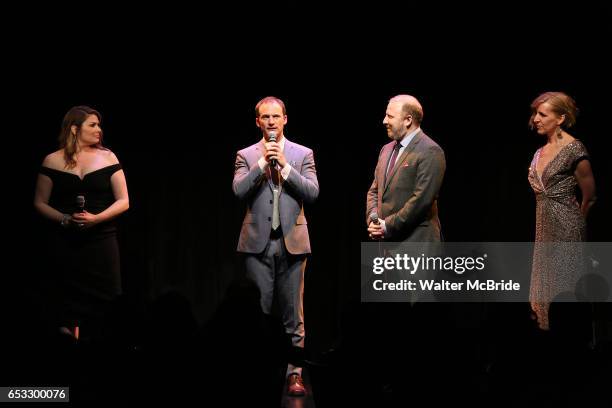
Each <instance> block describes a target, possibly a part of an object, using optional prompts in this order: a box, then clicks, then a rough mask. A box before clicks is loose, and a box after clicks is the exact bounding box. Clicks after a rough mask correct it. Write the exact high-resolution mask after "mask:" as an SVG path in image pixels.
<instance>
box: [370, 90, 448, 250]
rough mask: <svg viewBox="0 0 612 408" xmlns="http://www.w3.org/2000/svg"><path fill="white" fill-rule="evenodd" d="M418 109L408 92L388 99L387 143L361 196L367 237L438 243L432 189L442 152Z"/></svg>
mask: <svg viewBox="0 0 612 408" xmlns="http://www.w3.org/2000/svg"><path fill="white" fill-rule="evenodd" d="M422 119H423V108H422V107H421V104H420V103H419V101H418V100H417V99H416V98H415V97H413V96H410V95H398V96H395V97H393V98H391V100H390V101H389V105H388V106H387V111H386V114H385V119H384V120H383V124H384V125H385V127H386V128H387V135H388V136H389V138H391V139H392V140H393V141H392V142H390V143H388V144H386V145H385V146H383V148H382V149H381V151H380V154H379V155H378V164H377V165H376V170H375V172H374V181H373V182H372V186H371V187H370V190H369V191H368V196H367V212H366V217H367V221H366V222H367V224H368V232H369V235H370V238H372V239H374V240H385V241H393V242H439V241H441V232H440V230H441V228H440V220H439V219H438V205H437V198H438V191H439V190H440V186H441V185H442V179H443V178H444V170H445V169H446V161H445V159H444V151H443V150H442V149H441V148H440V146H438V144H437V143H436V142H434V141H433V140H431V139H430V138H429V137H428V136H427V135H426V134H425V133H424V132H423V131H422V130H421V127H420V125H421V121H422Z"/></svg>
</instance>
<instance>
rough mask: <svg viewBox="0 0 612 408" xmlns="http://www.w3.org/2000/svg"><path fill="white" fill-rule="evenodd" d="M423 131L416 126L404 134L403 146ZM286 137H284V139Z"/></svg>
mask: <svg viewBox="0 0 612 408" xmlns="http://www.w3.org/2000/svg"><path fill="white" fill-rule="evenodd" d="M420 131H421V127H420V126H419V127H418V128H416V129H415V130H413V131H412V132H410V133H408V134H407V135H406V136H404V138H403V139H402V141H401V142H400V144H401V145H402V147H401V148H404V147H406V146H408V143H410V142H411V141H412V139H414V137H415V136H416V134H417V133H419V132H420ZM284 139H285V138H283V140H284Z"/></svg>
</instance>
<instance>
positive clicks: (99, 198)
mask: <svg viewBox="0 0 612 408" xmlns="http://www.w3.org/2000/svg"><path fill="white" fill-rule="evenodd" d="M100 122H101V116H100V114H99V113H98V112H97V111H95V110H94V109H92V108H89V107H87V106H76V107H73V108H72V109H70V110H69V111H68V113H67V114H66V116H65V117H64V121H63V124H62V131H61V133H60V149H59V150H58V151H56V152H54V153H51V154H49V155H48V156H47V157H46V158H45V160H44V161H43V164H42V166H41V168H40V170H39V175H38V179H37V183H36V191H35V199H34V206H35V208H36V210H37V211H38V212H39V213H40V214H41V215H42V216H43V217H44V218H45V219H47V220H48V221H49V222H48V223H46V225H45V231H44V233H45V234H46V249H47V251H46V252H47V254H48V262H49V270H48V276H47V278H48V282H50V285H49V288H48V289H49V290H50V292H51V293H52V295H51V300H52V301H51V304H50V305H49V307H50V308H51V310H52V313H51V315H52V316H53V320H54V324H56V325H57V327H58V328H59V329H60V330H61V331H62V332H64V333H67V334H70V335H72V336H74V337H75V338H77V339H78V338H79V337H80V336H84V337H88V338H91V337H94V336H95V335H96V334H97V333H98V331H99V328H100V325H101V323H102V319H103V318H104V314H105V312H106V311H107V309H108V307H109V305H110V303H111V301H112V300H113V299H114V298H115V297H116V296H117V295H119V294H120V293H121V276H120V268H119V248H118V244H117V228H116V224H115V221H114V219H115V218H116V217H117V216H118V215H119V214H121V213H123V212H124V211H126V210H127V209H128V207H129V198H128V191H127V184H126V181H125V175H124V173H123V170H122V169H121V164H119V161H118V160H117V157H116V156H115V155H114V154H113V152H111V151H110V150H108V149H106V148H104V147H102V129H101V127H100Z"/></svg>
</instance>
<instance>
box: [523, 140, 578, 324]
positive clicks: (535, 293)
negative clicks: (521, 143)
mask: <svg viewBox="0 0 612 408" xmlns="http://www.w3.org/2000/svg"><path fill="white" fill-rule="evenodd" d="M541 152H542V148H540V149H538V150H537V151H536V153H535V154H534V156H533V160H532V162H531V167H530V168H529V176H528V178H529V183H530V184H531V187H532V188H533V191H534V192H535V195H536V233H535V245H534V253H533V265H532V271H531V287H530V292H529V300H530V303H531V308H532V310H533V311H534V312H535V314H536V316H537V318H538V325H539V326H540V328H542V329H548V328H549V319H548V311H549V306H550V302H551V301H552V300H553V299H554V298H555V297H556V296H558V295H560V294H562V293H574V290H575V285H576V282H577V280H578V278H579V276H580V274H581V272H582V270H583V269H582V268H583V256H582V250H581V247H580V246H579V245H572V244H554V245H550V244H547V243H551V242H555V243H570V242H582V241H585V240H586V223H585V220H584V217H583V215H582V213H581V212H580V205H579V203H578V201H577V199H576V195H575V193H576V187H577V185H578V182H577V180H576V177H575V176H574V171H575V170H576V166H577V165H578V163H579V162H580V161H581V160H585V159H587V160H588V153H587V150H586V148H585V147H584V145H583V144H582V142H580V141H579V140H577V139H576V140H574V141H572V142H570V143H568V144H567V145H565V146H564V147H563V148H561V150H560V151H559V153H558V154H557V156H555V157H554V158H553V159H552V160H551V161H550V162H549V163H548V164H547V165H546V167H545V168H544V170H543V171H542V174H541V175H540V174H538V172H537V167H538V166H537V164H538V160H540V155H541Z"/></svg>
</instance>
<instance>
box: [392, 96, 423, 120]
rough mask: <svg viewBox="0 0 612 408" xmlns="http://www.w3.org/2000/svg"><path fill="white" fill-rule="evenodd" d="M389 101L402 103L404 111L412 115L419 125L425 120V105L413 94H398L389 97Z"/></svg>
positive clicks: (407, 114) (405, 113)
mask: <svg viewBox="0 0 612 408" xmlns="http://www.w3.org/2000/svg"><path fill="white" fill-rule="evenodd" d="M389 103H398V104H401V107H402V113H403V114H404V115H406V116H411V117H412V120H413V121H414V122H415V124H416V125H417V126H420V125H421V122H422V121H423V107H422V106H421V103H420V102H419V101H418V100H417V98H415V97H414V96H412V95H397V96H394V97H393V98H391V99H389Z"/></svg>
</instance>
